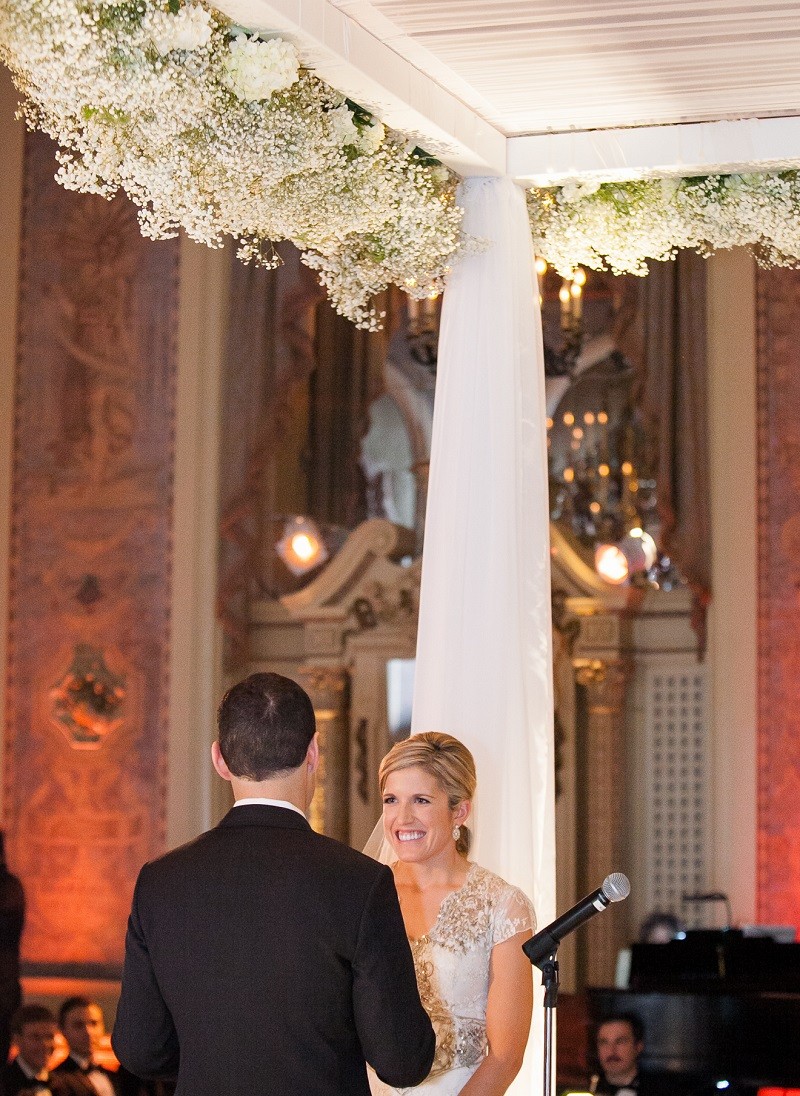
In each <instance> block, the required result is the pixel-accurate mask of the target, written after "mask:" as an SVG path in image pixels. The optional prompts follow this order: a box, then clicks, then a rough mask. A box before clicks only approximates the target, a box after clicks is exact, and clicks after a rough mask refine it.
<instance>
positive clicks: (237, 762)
mask: <svg viewBox="0 0 800 1096" xmlns="http://www.w3.org/2000/svg"><path fill="white" fill-rule="evenodd" d="M211 756H212V760H213V763H214V768H215V769H216V771H217V772H218V773H219V775H220V776H221V777H222V778H223V779H225V780H229V781H230V782H231V785H232V787H233V794H234V797H235V800H236V803H235V805H234V806H233V807H232V809H231V810H230V811H229V812H228V814H227V815H226V816H225V818H223V820H222V822H221V823H220V824H219V826H217V827H216V829H213V830H211V831H209V832H208V833H205V834H203V835H202V836H201V837H199V838H197V839H196V840H195V841H193V842H191V843H190V844H188V845H184V846H183V847H181V848H179V849H176V850H175V851H174V852H171V853H168V854H167V855H166V856H163V857H161V858H160V859H159V860H155V861H153V862H152V863H150V864H146V865H145V866H144V867H143V868H142V871H141V873H140V875H139V879H138V882H137V884H136V890H135V893H134V897H133V909H132V911H131V916H130V920H129V922H128V935H127V939H126V954H125V970H124V974H123V979H122V995H121V998H120V1002H119V1008H118V1010H117V1020H116V1024H115V1026H114V1034H113V1038H112V1043H113V1047H114V1051H115V1052H116V1054H117V1057H118V1058H119V1060H120V1062H121V1063H122V1064H123V1065H124V1066H126V1067H127V1068H128V1069H129V1070H130V1071H131V1072H132V1073H135V1074H137V1075H138V1076H141V1077H170V1076H172V1077H174V1076H177V1078H178V1085H177V1090H176V1096H251V1094H257V1093H266V1092H268V1093H269V1094H270V1096H368V1093H369V1085H368V1082H367V1076H366V1070H365V1065H364V1062H365V1059H366V1061H367V1062H369V1063H370V1064H371V1065H372V1066H373V1067H374V1069H375V1070H376V1072H377V1074H378V1076H379V1077H381V1078H382V1079H383V1080H384V1081H385V1082H386V1083H387V1084H388V1085H391V1086H394V1087H397V1088H405V1087H411V1086H413V1085H417V1084H419V1083H420V1082H421V1081H422V1080H423V1079H424V1078H425V1077H426V1075H427V1073H428V1071H429V1069H430V1067H431V1063H432V1060H433V1052H434V1037H433V1031H432V1028H431V1024H430V1021H429V1020H428V1016H427V1014H426V1012H425V1011H424V1009H423V1008H422V1005H421V1004H420V1000H419V995H418V993H417V985H416V980H415V976H414V967H413V962H412V959H411V952H410V949H409V946H408V941H407V939H406V935H405V931H404V927H403V921H402V917H401V915H400V907H399V904H398V901H397V895H396V892H395V889H394V882H393V879H392V874H391V872H390V871H389V869H388V868H386V867H384V866H383V865H381V864H378V863H377V862H376V861H373V860H370V859H368V858H367V857H365V856H362V855H361V854H360V853H357V852H354V851H353V850H352V849H350V848H347V847H346V846H344V845H341V844H339V843H338V842H336V841H332V840H331V839H330V838H327V837H323V836H321V835H319V834H316V833H314V831H313V830H312V829H311V827H310V826H309V824H308V822H307V821H306V819H305V816H304V812H305V811H306V810H307V808H308V806H309V804H310V802H311V797H312V795H313V794H314V774H315V771H316V768H317V764H318V761H319V745H318V740H317V736H316V733H315V723H314V710H313V708H312V706H311V701H310V700H309V698H308V696H307V695H306V693H305V692H304V691H303V690H302V689H301V688H300V686H299V685H297V684H296V683H295V682H293V681H291V680H290V679H289V678H286V677H281V676H280V675H279V674H267V673H259V674H253V675H252V676H251V677H249V678H247V679H246V680H245V681H242V682H241V683H240V684H238V685H235V686H234V687H233V688H232V689H231V690H230V691H229V692H228V693H227V694H226V695H225V697H224V699H223V701H222V704H221V706H220V709H219V739H218V741H217V742H215V743H214V745H213V747H212V751H211Z"/></svg>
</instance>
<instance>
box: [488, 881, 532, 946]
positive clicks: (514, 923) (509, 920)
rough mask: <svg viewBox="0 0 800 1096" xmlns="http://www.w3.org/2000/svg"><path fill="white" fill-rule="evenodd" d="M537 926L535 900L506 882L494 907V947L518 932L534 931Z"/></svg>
mask: <svg viewBox="0 0 800 1096" xmlns="http://www.w3.org/2000/svg"><path fill="white" fill-rule="evenodd" d="M535 928H536V912H535V911H534V908H533V902H531V900H530V899H529V898H528V896H527V895H525V894H523V893H522V891H521V890H519V889H518V888H517V887H512V886H511V885H510V884H506V885H505V886H504V888H503V891H502V893H501V894H500V895H499V896H498V899H497V904H496V906H495V908H494V916H493V919H492V947H494V945H495V944H501V943H502V942H503V941H504V940H509V939H510V938H511V937H512V936H516V934H517V933H518V932H525V931H527V932H533V931H534V930H535Z"/></svg>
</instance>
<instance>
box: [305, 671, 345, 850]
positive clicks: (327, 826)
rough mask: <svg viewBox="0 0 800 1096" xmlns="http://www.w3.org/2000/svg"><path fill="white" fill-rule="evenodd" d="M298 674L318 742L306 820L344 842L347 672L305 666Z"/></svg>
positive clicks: (321, 831)
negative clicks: (314, 786) (313, 787)
mask: <svg viewBox="0 0 800 1096" xmlns="http://www.w3.org/2000/svg"><path fill="white" fill-rule="evenodd" d="M300 678H301V684H302V685H303V686H304V688H305V689H306V691H307V692H308V695H309V696H310V697H311V702H312V704H313V705H314V714H315V716H316V717H317V730H318V731H319V744H320V761H319V769H318V770H317V790H316V793H315V795H314V799H313V801H312V803H311V809H310V811H309V821H310V822H311V825H312V826H313V828H314V829H315V830H316V831H317V832H318V833H324V834H327V835H328V836H329V837H335V838H336V839H337V841H345V842H346V841H347V839H348V837H349V833H350V819H349V809H348V807H349V797H350V793H349V757H348V704H349V688H348V686H349V678H348V674H347V671H346V670H345V669H344V668H343V667H317V666H305V667H303V668H302V669H301V670H300Z"/></svg>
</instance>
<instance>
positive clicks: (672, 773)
mask: <svg viewBox="0 0 800 1096" xmlns="http://www.w3.org/2000/svg"><path fill="white" fill-rule="evenodd" d="M707 707H708V705H707V679H706V673H705V670H704V668H703V667H696V666H694V667H692V669H691V670H687V669H685V668H681V669H675V670H664V669H661V668H659V669H658V670H655V669H654V670H652V671H651V673H650V674H649V677H648V682H647V690H646V725H647V730H648V734H647V736H646V738H647V755H648V756H647V764H646V767H645V772H646V773H647V778H646V779H647V782H648V785H649V786H648V793H649V794H648V797H647V801H648V803H649V806H650V810H649V812H648V827H647V831H648V833H647V846H648V847H647V856H646V864H647V865H648V870H649V873H650V878H649V880H648V884H649V886H648V891H649V898H650V901H649V907H650V909H660V910H668V911H670V912H672V913H675V914H677V915H678V916H679V917H681V918H682V919H683V920H684V921H685V922H686V923H687V925H688V926H689V927H690V928H697V927H704V926H705V925H706V924H707V923H708V921H709V919H710V920H711V921H713V918H714V914H715V912H716V911H714V910H707V909H706V908H705V907H704V906H702V905H696V904H694V905H692V904H687V905H684V904H683V902H682V896H683V894H685V893H697V892H701V891H704V890H707V887H708V879H709V868H710V854H711V848H710V845H711V826H710V802H711V789H710V757H709V728H708V711H707Z"/></svg>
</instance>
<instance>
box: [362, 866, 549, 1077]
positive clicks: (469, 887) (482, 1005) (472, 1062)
mask: <svg viewBox="0 0 800 1096" xmlns="http://www.w3.org/2000/svg"><path fill="white" fill-rule="evenodd" d="M535 925H536V916H535V914H534V911H533V905H532V904H531V902H530V901H529V900H528V898H526V897H525V895H524V894H523V893H522V891H520V890H517V888H516V887H512V886H510V884H508V883H506V882H504V881H503V880H502V879H501V878H500V877H499V876H498V875H494V874H493V873H492V872H490V871H487V870H486V869H485V868H482V867H480V866H479V865H478V864H470V866H469V870H468V872H467V878H466V879H465V881H464V884H463V886H462V887H461V888H460V889H459V890H457V891H454V892H453V893H452V894H449V895H448V896H447V897H446V898H445V900H444V901H443V902H442V905H441V907H440V909H439V916H438V917H437V919H436V924H435V925H434V926H433V928H432V929H431V931H430V932H429V933H427V934H426V935H425V936H422V937H420V938H419V939H418V940H411V941H410V943H411V951H412V954H413V956H414V967H415V969H416V972H417V984H418V986H419V992H420V997H421V998H422V1003H423V1005H424V1006H425V1008H426V1010H427V1012H428V1015H429V1016H430V1018H431V1021H432V1023H433V1027H434V1030H435V1032H436V1057H435V1058H434V1062H433V1068H432V1069H431V1072H430V1074H429V1075H428V1078H427V1080H425V1081H424V1082H423V1083H422V1084H421V1085H418V1086H417V1087H416V1088H401V1089H397V1088H390V1087H389V1086H388V1085H385V1084H384V1083H383V1082H382V1081H380V1080H379V1079H378V1078H377V1077H376V1076H375V1074H374V1073H373V1072H372V1070H370V1075H369V1080H370V1088H371V1090H372V1093H373V1096H398V1094H400V1093H419V1094H420V1096H457V1094H458V1093H459V1092H461V1089H462V1088H463V1087H464V1085H465V1084H466V1083H467V1081H468V1080H469V1078H470V1077H471V1076H472V1074H473V1073H474V1072H475V1070H476V1069H477V1068H478V1066H479V1065H480V1063H481V1060H482V1059H483V1056H484V1055H485V1053H486V1046H487V1043H486V1001H487V998H488V995H489V957H490V954H491V950H492V948H493V947H494V946H495V944H499V943H502V941H503V940H508V939H509V938H510V937H511V936H514V935H516V933H518V932H522V931H523V930H528V931H533V929H534V927H535Z"/></svg>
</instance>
